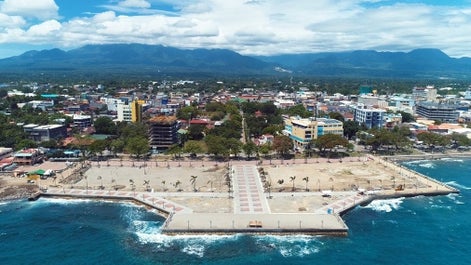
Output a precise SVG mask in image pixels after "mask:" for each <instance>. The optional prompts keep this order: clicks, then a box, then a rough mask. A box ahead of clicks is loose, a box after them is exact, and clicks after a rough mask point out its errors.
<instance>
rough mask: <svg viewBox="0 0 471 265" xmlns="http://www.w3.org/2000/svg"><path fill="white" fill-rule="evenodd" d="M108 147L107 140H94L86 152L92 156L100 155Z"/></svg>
mask: <svg viewBox="0 0 471 265" xmlns="http://www.w3.org/2000/svg"><path fill="white" fill-rule="evenodd" d="M108 146H109V141H108V140H95V141H93V142H92V143H91V144H90V145H89V146H88V151H89V152H90V153H92V154H94V155H98V154H99V155H101V154H103V151H105V150H106V148H108Z"/></svg>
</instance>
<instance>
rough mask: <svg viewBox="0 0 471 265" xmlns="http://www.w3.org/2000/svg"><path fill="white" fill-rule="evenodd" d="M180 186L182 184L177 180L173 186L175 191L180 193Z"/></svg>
mask: <svg viewBox="0 0 471 265" xmlns="http://www.w3.org/2000/svg"><path fill="white" fill-rule="evenodd" d="M181 184H182V182H181V181H179V180H177V182H175V184H174V186H175V189H177V191H181V189H180V188H179V187H180V185H181Z"/></svg>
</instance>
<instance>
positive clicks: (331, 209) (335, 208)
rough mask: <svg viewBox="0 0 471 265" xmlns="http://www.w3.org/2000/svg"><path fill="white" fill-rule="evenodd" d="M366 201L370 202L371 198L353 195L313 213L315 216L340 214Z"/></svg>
mask: <svg viewBox="0 0 471 265" xmlns="http://www.w3.org/2000/svg"><path fill="white" fill-rule="evenodd" d="M368 200H371V197H370V196H369V195H361V194H358V193H357V194H355V195H351V196H348V197H345V198H343V199H340V200H336V201H335V202H333V203H331V204H328V205H325V206H324V207H322V208H320V209H317V210H316V211H315V212H314V213H317V214H327V213H329V214H333V213H335V214H341V213H343V212H345V211H347V210H349V209H351V208H354V207H355V206H357V205H359V204H361V203H363V202H366V201H368Z"/></svg>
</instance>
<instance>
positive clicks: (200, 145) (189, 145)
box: [183, 140, 206, 155]
mask: <svg viewBox="0 0 471 265" xmlns="http://www.w3.org/2000/svg"><path fill="white" fill-rule="evenodd" d="M205 149H206V144H205V143H204V142H203V141H195V140H190V141H187V142H186V143H185V145H184V146H183V152H185V153H189V154H194V155H196V154H201V153H204V152H205Z"/></svg>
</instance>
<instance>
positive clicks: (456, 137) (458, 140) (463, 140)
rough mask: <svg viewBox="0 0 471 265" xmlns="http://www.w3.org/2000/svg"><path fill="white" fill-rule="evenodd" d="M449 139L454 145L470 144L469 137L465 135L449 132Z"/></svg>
mask: <svg viewBox="0 0 471 265" xmlns="http://www.w3.org/2000/svg"><path fill="white" fill-rule="evenodd" d="M451 140H452V142H453V143H454V144H456V146H470V145H471V139H469V138H468V137H467V136H466V135H463V134H459V133H453V134H451Z"/></svg>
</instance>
